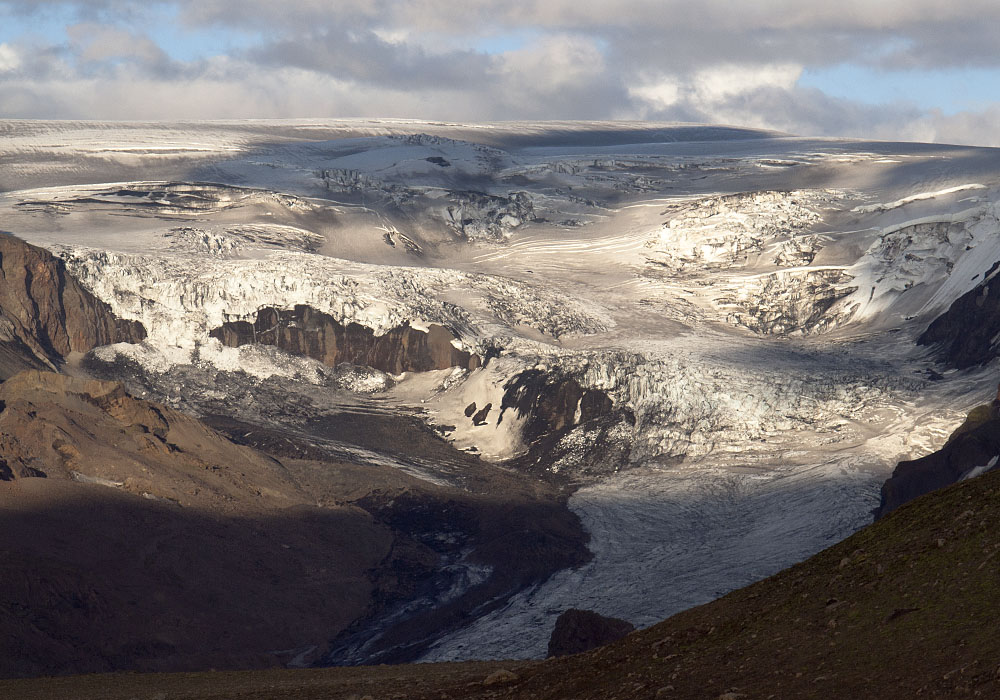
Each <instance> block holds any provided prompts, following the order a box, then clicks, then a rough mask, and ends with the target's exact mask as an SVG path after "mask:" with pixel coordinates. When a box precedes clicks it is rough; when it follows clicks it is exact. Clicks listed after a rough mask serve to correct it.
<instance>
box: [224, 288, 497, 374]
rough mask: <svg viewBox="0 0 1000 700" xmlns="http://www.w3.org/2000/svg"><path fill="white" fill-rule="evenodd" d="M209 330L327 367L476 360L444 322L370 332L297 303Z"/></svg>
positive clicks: (433, 365)
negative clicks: (422, 327)
mask: <svg viewBox="0 0 1000 700" xmlns="http://www.w3.org/2000/svg"><path fill="white" fill-rule="evenodd" d="M211 336H212V337H213V338H218V339H219V340H220V341H222V343H223V345H228V346H230V347H239V346H240V345H247V344H250V343H261V344H264V345H274V346H276V347H278V348H281V349H282V350H285V351H286V352H290V353H292V354H293V355H303V356H305V357H311V358H313V359H314V360H319V361H320V362H322V363H323V364H325V365H328V366H330V367H335V366H336V365H338V364H340V363H341V362H350V363H351V364H354V365H363V366H366V367H372V368H374V369H378V370H381V371H383V372H389V373H391V374H399V373H400V372H426V371H428V370H432V369H447V368H449V367H464V368H467V369H476V368H477V367H479V366H480V364H481V361H480V358H479V356H478V355H473V354H471V353H468V352H466V351H464V350H459V349H458V348H456V347H455V346H454V345H452V342H451V341H452V340H454V339H455V336H454V335H453V334H452V333H451V331H449V330H448V329H447V328H445V327H444V326H439V325H431V326H430V328H429V329H428V331H427V332H426V333H425V332H424V331H420V330H417V329H415V328H411V327H410V326H409V325H407V324H403V325H402V326H399V327H397V328H393V329H392V330H390V331H388V332H387V333H385V334H384V335H375V332H374V331H373V330H372V329H371V328H366V327H365V326H362V325H359V324H357V323H349V324H347V325H346V326H345V325H343V324H342V323H340V322H339V321H337V320H336V319H334V318H333V317H332V316H330V315H328V314H324V313H322V312H320V311H316V310H315V309H313V308H312V307H310V306H305V305H301V304H300V305H297V306H295V308H293V309H275V308H264V309H261V310H259V311H258V312H257V317H256V319H255V320H254V322H253V323H250V322H248V321H229V322H227V323H224V324H223V325H222V326H221V327H220V328H216V329H214V330H213V331H212V332H211Z"/></svg>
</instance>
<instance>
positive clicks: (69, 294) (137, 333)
mask: <svg viewBox="0 0 1000 700" xmlns="http://www.w3.org/2000/svg"><path fill="white" fill-rule="evenodd" d="M145 337H146V331H145V329H144V328H143V327H142V324H140V323H137V322H135V321H123V320H121V319H119V318H116V317H115V316H114V314H112V313H111V310H110V308H109V307H108V305H107V304H105V303H103V302H101V301H98V300H97V299H96V298H95V297H94V296H93V295H92V294H90V292H88V291H87V290H86V289H84V288H83V287H82V286H81V285H80V283H79V282H77V281H76V280H75V279H73V278H72V277H71V276H70V275H69V274H67V272H66V266H65V265H64V264H63V262H62V261H61V260H59V259H58V258H56V257H54V256H53V255H52V254H51V253H49V252H48V251H47V250H44V249H42V248H38V247H36V246H33V245H29V244H28V243H25V242H24V241H22V240H20V239H18V238H15V237H14V236H11V235H7V234H0V346H2V352H0V379H5V378H7V377H8V376H11V375H12V374H13V373H14V372H15V371H17V370H18V369H23V368H38V367H42V366H47V365H49V366H51V365H52V364H53V363H55V362H58V361H59V360H60V359H62V358H64V357H65V356H66V355H68V354H70V353H71V352H86V351H88V350H90V349H91V348H94V347H97V346H99V345H107V344H109V343H117V342H138V341H140V340H143V339H144V338H145Z"/></svg>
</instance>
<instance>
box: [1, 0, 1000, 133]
mask: <svg viewBox="0 0 1000 700" xmlns="http://www.w3.org/2000/svg"><path fill="white" fill-rule="evenodd" d="M323 117H336V118H350V117H387V118H413V119H433V120H447V121H459V122H472V121H495V120H511V119H520V120H540V119H624V120H633V119H643V120H664V121H684V122H699V123H715V124H730V125H737V126H748V127H760V128H768V129H776V130H779V131H784V132H789V133H793V134H799V135H805V136H844V137H860V138H875V139H886V140H910V141H937V142H945V143H966V144H975V145H994V146H1000V2H997V1H996V0H952V1H951V2H944V1H943V0H838V1H837V2H831V1H830V0H821V1H820V0H757V1H754V0H614V1H612V0H602V1H598V0H517V1H516V2H514V1H510V2H497V1H495V0H297V1H290V0H286V1H284V2H281V1H279V0H241V1H239V2H234V1H232V0H141V1H137V0H88V1H87V2H80V1H63V0H33V1H27V0H0V118H30V119H100V120H111V119H115V120H117V119H138V120H148V119H156V120H175V119H241V118H323Z"/></svg>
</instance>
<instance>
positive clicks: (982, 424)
mask: <svg viewBox="0 0 1000 700" xmlns="http://www.w3.org/2000/svg"><path fill="white" fill-rule="evenodd" d="M998 457H1000V419H998V418H997V417H996V414H995V411H993V409H992V407H990V406H988V405H987V406H981V407H979V408H977V409H976V410H974V411H973V412H972V413H970V414H969V419H968V420H967V421H966V422H965V424H963V425H962V426H961V427H960V428H959V429H958V430H956V431H955V433H954V434H952V436H951V438H950V439H949V440H948V442H947V443H946V444H945V446H944V447H942V448H941V449H940V450H938V451H937V452H934V453H932V454H929V455H927V456H926V457H921V458H920V459H914V460H910V461H907V462H900V463H899V464H898V465H897V466H896V469H895V470H894V471H893V472H892V476H891V477H890V478H889V479H888V480H887V481H886V482H885V484H883V485H882V501H881V503H880V504H879V507H878V510H876V511H875V518H876V519H878V518H881V517H882V516H884V515H886V514H888V513H890V512H892V511H893V510H895V509H896V508H898V507H899V506H901V505H903V504H904V503H906V502H908V501H912V500H913V499H914V498H917V497H918V496H922V495H924V494H925V493H930V492H931V491H934V490H935V489H939V488H942V487H944V486H948V485H950V484H954V483H955V482H957V481H961V480H963V479H968V478H971V477H973V476H978V475H979V474H981V473H983V472H985V471H989V470H991V469H993V468H994V467H995V466H996V464H997V462H998V461H1000V459H998Z"/></svg>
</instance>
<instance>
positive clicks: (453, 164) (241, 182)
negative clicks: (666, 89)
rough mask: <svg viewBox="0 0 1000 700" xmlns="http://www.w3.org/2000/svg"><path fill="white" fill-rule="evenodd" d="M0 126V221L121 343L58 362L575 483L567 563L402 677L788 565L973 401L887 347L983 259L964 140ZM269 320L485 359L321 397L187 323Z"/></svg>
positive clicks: (862, 510)
mask: <svg viewBox="0 0 1000 700" xmlns="http://www.w3.org/2000/svg"><path fill="white" fill-rule="evenodd" d="M0 133H3V134H4V135H5V140H4V141H3V142H2V145H0V155H2V156H3V157H4V158H5V159H6V162H9V163H11V166H10V168H6V169H5V174H4V176H3V178H2V179H0V189H2V190H4V193H3V194H2V195H0V215H2V217H3V219H2V220H3V221H4V224H3V226H4V228H5V230H10V231H11V232H13V233H15V234H17V235H19V236H22V237H24V238H26V239H27V240H29V241H30V242H33V243H37V244H40V245H44V246H47V247H49V248H50V249H52V250H53V251H54V252H56V253H57V254H59V255H60V256H62V257H63V259H64V260H65V261H66V262H67V265H68V267H69V269H70V270H71V272H72V273H73V274H74V275H76V276H77V277H78V278H79V279H80V280H81V281H82V282H83V284H84V285H85V286H86V287H87V288H88V289H90V290H91V291H92V292H93V293H94V294H95V295H96V296H98V297H99V298H101V299H103V300H105V301H106V302H108V303H109V304H110V305H111V306H112V308H113V310H114V311H115V313H117V314H118V315H119V316H121V317H123V318H126V319H134V320H138V321H141V322H142V323H143V325H144V326H145V328H146V329H147V331H148V333H149V338H148V340H147V342H146V343H145V344H143V345H141V346H128V345H119V346H113V347H108V348H102V349H99V350H98V351H96V353H95V355H94V357H92V358H91V361H92V362H96V363H104V364H106V365H108V366H109V367H112V368H113V367H114V366H115V363H116V362H121V361H124V360H128V361H129V362H128V366H129V367H130V368H131V369H130V371H139V372H141V373H143V374H144V379H143V381H144V386H148V387H152V390H153V391H159V392H160V394H161V396H163V397H166V398H168V399H170V401H171V402H173V403H175V404H178V405H182V406H184V407H187V408H189V409H191V410H209V408H210V409H211V410H213V411H215V410H218V408H219V406H220V404H224V402H223V401H221V399H220V397H218V396H209V394H210V393H211V392H206V391H205V390H204V386H205V384H206V382H207V383H210V382H211V381H212V379H211V378H212V377H215V376H218V375H217V373H219V372H224V373H226V377H227V380H226V381H228V382H233V381H240V382H243V383H244V385H245V386H246V387H247V388H246V391H247V392H250V393H251V394H252V392H253V390H254V386H256V385H255V382H258V381H260V380H263V379H266V378H268V377H280V378H282V381H283V382H284V385H285V387H286V388H285V389H281V388H280V387H278V388H276V387H275V386H274V385H269V388H268V391H269V392H272V394H269V396H273V395H274V394H273V392H280V391H287V393H288V396H289V397H291V396H293V395H296V396H302V395H304V394H303V393H302V392H308V395H309V397H310V401H312V402H314V404H313V405H316V406H319V405H321V404H322V405H324V406H325V409H324V410H331V411H335V410H337V408H336V407H337V406H340V405H346V404H348V403H350V402H351V401H353V400H355V399H352V398H351V397H350V395H349V393H344V392H345V388H350V387H352V386H354V387H356V388H359V389H362V390H363V391H364V392H366V396H369V398H366V399H364V401H376V400H377V401H378V402H381V403H379V406H380V408H379V410H386V411H390V412H391V411H394V410H397V411H402V412H407V413H408V414H412V412H413V411H414V410H419V411H420V415H421V416H422V417H423V418H424V419H425V420H427V421H428V422H430V423H431V424H433V425H436V426H438V428H439V430H440V431H441V432H442V433H444V434H446V435H447V436H448V437H449V439H451V440H452V441H453V442H454V444H455V445H456V446H457V447H459V448H461V449H468V450H475V451H477V452H478V453H479V454H480V455H482V456H483V457H484V458H485V459H489V460H493V461H497V462H501V463H504V464H507V465H509V466H511V467H513V468H522V469H529V470H531V471H533V472H541V473H542V474H543V475H548V476H553V478H557V479H565V480H567V481H569V482H575V483H576V484H577V485H579V486H580V488H579V490H577V491H576V492H575V494H574V495H573V496H572V498H571V499H570V507H571V508H573V509H574V510H575V511H576V512H577V513H578V514H579V515H580V517H581V519H582V521H583V522H584V524H585V526H586V527H587V528H588V530H589V531H590V533H591V535H592V538H593V539H592V545H591V549H592V550H593V552H594V559H593V561H592V562H591V563H589V564H587V565H586V567H584V568H582V569H580V570H579V571H567V572H563V573H561V574H559V575H557V576H555V577H553V578H552V579H551V580H549V581H548V582H547V583H545V584H542V585H540V586H538V587H536V588H534V589H532V590H528V591H522V592H521V593H520V594H518V595H517V596H515V597H514V598H512V599H511V600H509V601H508V602H507V603H506V604H505V605H504V606H503V607H501V608H499V609H498V610H495V611H493V612H492V613H490V615H489V616H488V617H485V618H483V619H481V620H478V621H476V622H473V623H472V624H470V626H469V627H468V628H466V629H465V630H463V631H460V632H458V633H456V634H454V635H452V636H451V637H448V638H446V639H443V640H440V641H439V643H438V644H437V645H436V646H435V647H434V648H433V649H432V650H431V652H430V653H429V655H428V656H427V658H428V659H445V658H447V659H458V658H475V657H483V656H525V655H537V654H540V653H542V652H543V651H544V647H545V641H546V640H547V637H548V632H549V630H550V628H551V625H552V624H553V623H554V620H555V617H556V616H557V615H558V613H559V612H561V610H563V609H565V608H568V607H585V608H592V609H595V610H597V611H598V612H601V613H604V614H611V615H615V616H618V617H624V618H627V619H630V620H632V621H633V622H635V623H638V624H649V623H651V622H653V621H655V620H657V619H659V618H661V617H663V616H664V615H667V614H669V613H671V612H674V611H677V610H679V609H682V608H684V607H687V606H690V605H694V604H697V603H700V602H704V601H706V600H708V599H710V598H712V597H714V596H716V595H718V594H720V593H722V592H725V591H727V590H730V589H732V588H735V587H737V586H740V585H743V584H745V583H748V582H750V581H752V580H755V579H757V578H760V577H762V576H765V575H767V574H769V573H772V572H773V571H775V570H777V569H779V568H781V567H784V566H787V565H789V564H791V563H793V562H795V561H798V560H799V559H801V558H803V557H805V556H807V555H809V554H810V553H812V552H815V551H816V550H818V549H820V548H822V547H824V546H826V545H827V544H829V543H831V542H832V541H834V540H837V539H839V538H842V537H844V536H846V535H847V534H849V533H850V532H851V531H853V530H854V529H856V528H858V527H860V526H861V525H863V524H864V523H865V522H866V521H867V520H868V519H869V517H870V515H869V514H870V511H871V509H872V508H874V507H875V505H876V504H877V498H878V489H879V486H880V484H881V482H882V481H883V480H884V479H885V477H886V476H887V475H888V474H889V472H890V471H891V469H892V467H893V466H894V464H895V463H896V462H897V461H898V460H900V459H904V458H909V457H914V456H917V455H918V454H921V453H923V452H925V451H927V450H929V449H931V448H933V447H936V446H938V445H939V444H940V443H941V442H942V441H943V439H944V437H945V436H946V435H947V432H948V429H949V427H950V426H952V425H953V424H955V423H956V422H957V419H958V417H959V415H960V414H961V412H962V411H963V410H965V409H967V408H968V407H969V406H971V405H973V404H975V403H978V402H980V400H981V399H982V398H983V397H982V395H981V386H980V379H981V376H980V375H978V374H976V373H967V374H963V375H956V374H954V373H952V374H949V375H947V381H931V378H934V377H936V376H937V375H936V373H934V372H932V369H933V364H932V362H931V360H930V358H929V357H928V356H927V354H926V351H925V350H923V349H919V348H917V347H916V346H915V345H914V343H913V339H914V338H915V337H916V336H917V335H919V333H920V332H922V331H923V330H924V329H925V328H926V326H927V324H928V323H929V322H930V321H931V320H932V319H933V318H934V317H935V316H936V315H937V314H939V313H941V312H942V311H943V310H944V309H946V308H947V306H948V305H949V304H950V303H951V302H952V301H953V300H954V299H956V298H958V297H959V296H961V295H962V294H964V293H965V292H967V291H968V290H970V289H972V288H974V287H975V286H976V285H977V284H978V283H979V282H980V281H982V275H983V274H985V273H986V272H987V270H988V269H989V268H990V266H991V265H993V263H994V262H996V261H997V260H1000V157H998V156H997V155H996V154H995V153H994V152H993V151H990V150H988V149H979V150H977V149H968V148H962V149H949V148H947V147H940V146H925V145H919V144H894V143H868V142H852V141H843V140H820V139H801V138H793V137H786V136H782V135H778V134H772V133H763V132H752V131H746V130H738V129H726V128H713V127H690V126H679V125H663V124H656V125H643V124H608V123H604V124H587V123H580V124H572V123H560V124H541V125H532V124H492V125H491V124H487V125H460V124H429V123H422V122H398V121H384V122H382V121H366V122H337V121H331V122H233V123H212V124H194V125H169V124H129V125H102V124H93V123H61V124H55V123H33V122H7V123H2V124H0ZM295 305H307V306H309V307H311V308H312V309H314V310H316V311H318V312H322V313H324V314H327V315H329V316H330V317H332V318H333V319H335V320H336V321H337V322H340V323H343V324H349V323H357V324H360V325H361V326H363V327H365V328H368V329H371V330H372V331H374V332H375V333H376V334H380V333H385V332H387V331H389V330H391V329H393V328H396V327H399V326H401V325H402V324H408V325H409V326H410V327H412V328H416V329H426V328H427V327H428V326H429V325H430V324H437V325H441V326H444V327H446V328H447V329H449V330H450V331H451V333H452V334H453V335H454V337H455V341H454V342H455V343H456V344H458V345H461V346H462V347H463V348H464V349H467V350H469V351H470V352H474V353H476V354H478V355H479V356H481V357H482V358H484V359H485V363H484V365H483V366H482V367H479V368H477V369H473V370H469V369H467V368H457V369H454V370H449V371H437V372H429V373H426V375H421V374H420V373H416V374H409V375H404V376H397V377H394V378H389V377H386V376H384V375H379V374H377V373H375V374H363V373H362V374H358V375H356V376H357V377H359V379H358V380H357V381H354V380H351V381H347V380H343V377H344V376H347V375H343V374H341V375H338V377H340V378H339V379H337V378H334V377H333V375H332V374H331V371H328V369H327V368H323V367H321V366H320V365H318V363H316V361H314V360H309V359H306V358H301V357H295V358H292V357H291V356H289V355H287V354H285V353H282V352H280V351H277V350H274V349H266V350H263V349H261V348H260V347H254V346H243V347H240V348H235V347H224V346H222V344H221V343H220V342H219V340H217V339H215V338H213V337H211V335H210V334H211V333H212V331H213V330H214V329H217V328H219V327H220V326H221V325H222V324H223V323H226V322H231V321H238V320H249V321H252V320H253V319H254V318H255V316H256V313H257V311H258V310H259V309H262V308H270V307H274V308H280V309H289V308H291V307H293V306H295ZM136 368H138V369H136ZM345 371H346V370H345ZM350 376H352V377H354V376H355V375H350ZM529 379H530V381H529ZM185 382H187V383H188V384H185ZM196 385H197V387H196ZM186 386H189V387H190V391H186V390H185V387H186ZM157 387H159V388H157ZM532 387H533V388H532ZM529 389H530V390H531V391H537V392H540V393H539V396H536V397H534V399H537V400H534V399H532V397H531V396H526V395H525V393H524V392H526V391H528V390H529ZM296 392H299V393H297V394H296ZM371 392H374V396H375V398H374V399H373V398H371ZM518 392H520V393H518ZM545 392H550V395H546V393H545ZM199 397H201V398H199ZM205 397H208V398H205ZM357 400H358V401H361V400H362V399H360V398H359V399H357ZM178 402H179V403H178ZM199 402H201V403H199ZM205 402H210V403H211V405H210V406H209V405H208V404H207V403H205ZM324 402H326V403H324ZM566 402H568V403H566ZM588 402H590V403H588ZM564 403H565V404H566V405H564ZM473 404H475V407H474V408H473ZM528 406H530V407H531V408H525V407H528ZM248 410H249V409H248V408H247V407H246V406H241V407H233V408H232V411H233V412H234V413H239V412H240V411H244V413H245V412H246V411H248ZM532 412H534V414H533V413H532ZM543 413H544V415H542V414H543ZM241 415H242V417H243V418H246V417H247V415H243V414H241ZM283 415H284V414H282V409H281V408H280V406H278V407H275V406H274V405H271V406H270V407H269V409H268V414H267V419H268V420H269V421H276V422H281V421H282V420H287V421H288V422H289V424H292V423H295V422H296V421H301V416H300V415H296V414H295V411H292V410H291V409H289V410H288V411H287V415H285V416H284V417H283ZM538 426H543V428H544V430H542V432H541V433H538V431H539V430H540V428H539V427H538ZM532 431H535V432H534V433H533V432H532ZM536 433H537V434H536ZM366 454H367V453H366ZM370 457H371V455H370V454H369V455H368V456H367V457H366V458H370ZM394 459H396V458H394ZM386 461H387V463H398V460H397V461H396V462H392V460H388V459H387V460H386ZM420 469H422V470H424V471H419V470H418V471H417V472H415V473H421V474H426V475H428V478H444V477H441V473H438V475H437V476H436V477H435V476H434V475H433V474H432V473H431V472H432V471H433V469H432V468H430V467H428V468H427V469H429V470H430V471H428V470H427V469H425V467H424V466H421V467H420ZM448 478H451V477H448ZM624 581H627V583H625V582H624ZM515 629H516V633H515V632H514V630H515Z"/></svg>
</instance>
